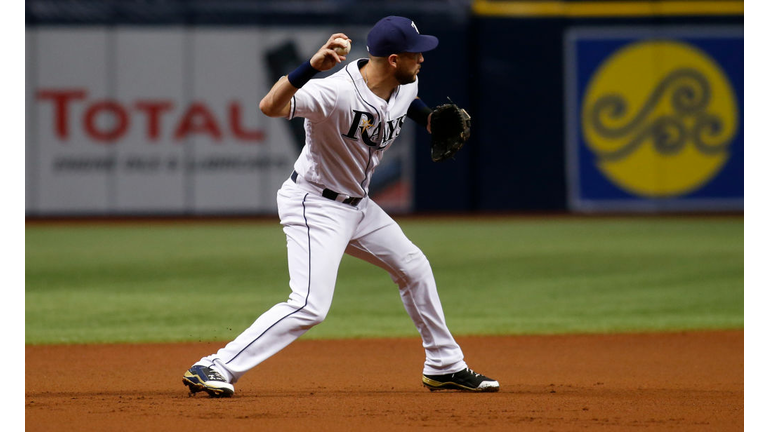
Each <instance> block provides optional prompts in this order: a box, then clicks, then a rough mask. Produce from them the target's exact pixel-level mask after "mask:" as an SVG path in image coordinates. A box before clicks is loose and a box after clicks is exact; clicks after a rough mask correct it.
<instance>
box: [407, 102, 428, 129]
mask: <svg viewBox="0 0 768 432" xmlns="http://www.w3.org/2000/svg"><path fill="white" fill-rule="evenodd" d="M430 114H432V108H430V107H428V106H427V104H425V103H424V101H422V100H421V99H419V98H416V99H414V100H413V102H411V106H409V107H408V118H410V119H413V121H415V122H416V123H418V124H420V125H422V126H424V127H427V124H428V123H429V115H430Z"/></svg>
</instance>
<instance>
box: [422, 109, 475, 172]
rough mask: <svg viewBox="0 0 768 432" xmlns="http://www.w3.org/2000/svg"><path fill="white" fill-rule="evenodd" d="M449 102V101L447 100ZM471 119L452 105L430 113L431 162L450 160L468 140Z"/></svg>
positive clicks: (465, 112)
mask: <svg viewBox="0 0 768 432" xmlns="http://www.w3.org/2000/svg"><path fill="white" fill-rule="evenodd" d="M449 101H450V99H449ZM470 119H471V117H470V116H469V114H467V111H465V110H463V109H461V108H459V106H458V105H456V104H455V103H453V101H451V103H449V104H443V105H440V106H438V107H437V108H435V110H434V111H432V120H431V121H430V128H431V129H432V160H433V161H435V162H442V161H444V160H446V159H449V158H452V157H453V155H455V154H456V152H457V151H459V149H461V147H462V146H463V145H464V143H465V142H467V140H468V139H469V128H470Z"/></svg>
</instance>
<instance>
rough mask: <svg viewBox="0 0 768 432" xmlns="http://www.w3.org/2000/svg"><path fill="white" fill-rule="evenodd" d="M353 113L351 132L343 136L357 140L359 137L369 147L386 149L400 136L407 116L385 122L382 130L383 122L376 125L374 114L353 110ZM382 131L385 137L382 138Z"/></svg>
mask: <svg viewBox="0 0 768 432" xmlns="http://www.w3.org/2000/svg"><path fill="white" fill-rule="evenodd" d="M352 112H353V113H354V116H353V118H352V124H351V125H350V127H349V131H348V132H347V133H346V134H343V136H345V137H347V138H351V139H354V140H356V139H358V135H359V137H360V138H361V139H362V140H363V142H364V143H365V144H366V145H367V146H369V147H376V148H385V147H386V146H388V145H389V144H390V143H391V142H392V140H394V139H395V138H397V137H398V135H400V131H401V130H402V129H403V123H404V122H405V115H402V116H400V117H398V118H396V119H393V120H389V121H387V122H385V123H384V124H385V126H384V127H383V128H382V122H376V123H374V122H375V121H376V120H377V119H376V116H374V115H373V114H372V113H369V112H365V111H358V110H352ZM374 124H375V125H374ZM382 131H383V133H384V136H382V137H380V136H379V135H380V134H381V133H382Z"/></svg>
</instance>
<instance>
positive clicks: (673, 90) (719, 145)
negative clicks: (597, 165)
mask: <svg viewBox="0 0 768 432" xmlns="http://www.w3.org/2000/svg"><path fill="white" fill-rule="evenodd" d="M665 94H671V103H672V109H673V111H674V112H673V114H672V115H662V116H659V117H657V118H655V119H650V120H649V117H650V115H651V113H652V112H653V111H654V109H655V108H656V107H657V106H658V104H659V103H660V101H661V99H662V97H663V96H664V95H665ZM711 100H712V90H711V86H710V84H709V81H707V78H706V77H705V76H704V75H703V74H702V73H700V72H699V71H697V70H695V69H691V68H681V69H677V70H675V71H672V72H670V73H669V74H668V75H667V76H666V77H664V79H662V80H661V82H660V83H659V84H658V85H657V86H656V88H654V89H653V91H652V92H651V95H650V97H648V99H647V100H646V101H645V103H644V104H643V106H642V107H641V108H640V110H639V111H638V113H637V115H635V117H634V118H631V119H629V120H627V121H625V122H623V123H624V124H623V125H621V126H618V127H613V128H612V127H609V126H607V125H606V124H605V123H603V120H602V119H604V118H605V119H610V120H612V121H613V122H614V123H616V122H621V120H622V119H623V118H624V117H626V115H627V102H626V100H625V99H624V98H623V97H622V96H621V95H618V94H613V93H612V94H607V95H605V96H603V97H601V98H599V99H598V100H597V101H596V102H595V104H594V105H593V106H592V109H591V110H589V111H588V113H587V120H588V121H589V122H590V124H591V125H592V127H593V128H594V130H595V132H596V133H597V134H598V135H600V136H601V137H603V138H606V139H613V140H616V139H622V138H631V139H630V140H629V141H628V142H627V143H626V144H625V145H623V146H622V147H620V148H618V149H616V150H609V151H599V150H596V151H595V152H596V153H597V155H598V156H599V157H600V159H602V160H606V161H618V160H621V159H624V158H626V157H627V156H629V155H631V154H632V153H633V152H634V151H635V150H637V148H638V147H640V145H641V144H642V143H643V142H645V141H646V140H648V139H650V140H651V142H652V143H653V146H654V148H655V149H656V151H657V152H658V153H659V154H662V155H674V154H677V153H679V152H680V151H681V150H682V149H683V148H684V147H685V144H686V142H688V141H692V142H693V145H694V146H695V147H696V149H698V150H699V151H700V152H702V153H704V154H712V155H714V154H717V153H721V152H723V151H725V149H726V147H727V146H728V144H729V142H728V140H727V137H723V136H721V135H722V133H723V131H724V129H725V128H724V127H723V122H722V120H721V119H720V118H718V117H717V116H715V115H712V114H710V113H707V112H706V109H707V107H708V106H709V103H710V102H711ZM689 117H692V118H693V119H694V121H693V126H692V127H690V128H686V125H685V122H684V119H686V118H689ZM689 123H690V122H689ZM713 142H714V143H713Z"/></svg>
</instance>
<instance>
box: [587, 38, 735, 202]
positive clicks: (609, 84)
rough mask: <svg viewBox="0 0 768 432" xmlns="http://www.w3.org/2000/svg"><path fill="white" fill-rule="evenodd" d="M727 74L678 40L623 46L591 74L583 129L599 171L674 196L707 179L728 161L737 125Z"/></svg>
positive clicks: (650, 192)
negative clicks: (729, 148) (729, 147)
mask: <svg viewBox="0 0 768 432" xmlns="http://www.w3.org/2000/svg"><path fill="white" fill-rule="evenodd" d="M738 116H739V113H738V109H737V105H736V98H735V97H734V94H733V90H732V89H731V85H730V83H729V81H728V78H727V76H726V75H725V73H724V72H723V71H722V70H721V69H720V67H719V66H718V65H717V63H716V62H715V61H714V60H712V59H711V58H710V57H709V56H708V55H707V54H706V53H705V52H703V51H701V50H700V49H698V48H696V47H694V46H692V45H690V44H686V43H683V42H679V41H666V40H664V41H659V40H654V41H643V42H636V43H633V44H630V45H627V46H625V47H624V48H622V49H620V50H619V51H617V52H616V53H615V54H614V55H613V56H611V57H610V58H609V59H608V60H606V61H605V62H604V63H603V64H602V65H601V66H600V68H599V69H598V70H597V71H596V72H595V74H594V75H593V76H592V78H591V80H590V82H589V85H588V86H587V89H586V92H585V95H584V99H583V101H582V118H581V124H582V130H583V134H584V139H585V141H586V143H587V146H588V147H589V149H590V150H591V151H592V152H593V153H594V155H595V157H596V161H595V163H596V165H597V167H598V169H600V171H601V172H602V173H603V174H604V175H605V176H606V177H607V178H608V179H610V180H611V181H612V182H613V183H614V184H615V185H617V186H618V187H620V188H621V189H623V190H625V191H627V192H629V193H632V194H636V195H640V196H644V197H654V198H655V197H659V198H660V197H674V196H679V195H683V194H686V193H689V192H692V191H694V190H696V189H698V188H700V187H702V186H704V185H705V184H707V183H708V182H709V180H711V179H712V178H713V177H714V176H715V175H716V174H717V173H718V172H719V171H720V170H721V169H722V167H723V165H724V164H725V162H726V161H727V160H728V157H729V152H728V146H729V145H730V144H731V142H732V141H733V137H734V135H735V134H736V131H737V128H738Z"/></svg>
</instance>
